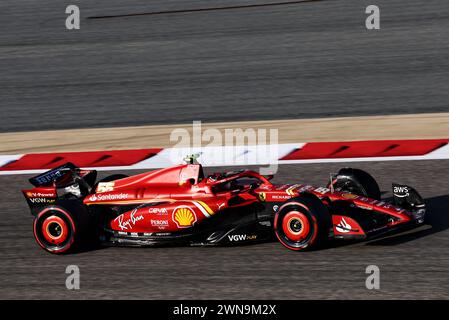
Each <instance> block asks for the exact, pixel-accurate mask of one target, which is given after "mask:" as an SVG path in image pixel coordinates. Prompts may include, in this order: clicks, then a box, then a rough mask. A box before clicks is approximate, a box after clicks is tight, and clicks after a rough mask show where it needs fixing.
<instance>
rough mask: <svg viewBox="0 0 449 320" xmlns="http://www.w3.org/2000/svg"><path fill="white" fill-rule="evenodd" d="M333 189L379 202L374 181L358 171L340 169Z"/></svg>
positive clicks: (368, 175) (367, 174) (377, 190)
mask: <svg viewBox="0 0 449 320" xmlns="http://www.w3.org/2000/svg"><path fill="white" fill-rule="evenodd" d="M329 186H330V184H329V185H328V187H329ZM333 187H334V189H335V190H336V191H343V192H349V193H352V194H356V195H359V196H362V197H368V198H371V199H376V200H380V196H381V194H380V188H379V185H378V184H377V182H376V180H375V179H374V178H373V177H372V176H371V175H370V174H369V173H368V172H366V171H363V170H360V169H353V168H343V169H340V171H339V172H338V174H337V177H336V178H335V179H334V181H333Z"/></svg>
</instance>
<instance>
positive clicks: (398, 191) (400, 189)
mask: <svg viewBox="0 0 449 320" xmlns="http://www.w3.org/2000/svg"><path fill="white" fill-rule="evenodd" d="M393 193H394V195H395V196H396V197H399V198H405V197H407V196H409V195H410V191H409V189H408V187H407V186H394V188H393Z"/></svg>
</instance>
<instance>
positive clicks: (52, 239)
mask: <svg viewBox="0 0 449 320" xmlns="http://www.w3.org/2000/svg"><path fill="white" fill-rule="evenodd" d="M89 229H90V226H89V214H88V212H87V210H86V208H85V207H84V206H83V205H82V204H81V203H78V202H74V201H59V202H57V203H56V204H55V205H52V206H47V207H45V208H42V209H41V210H40V211H39V212H38V214H37V215H36V218H35V219H34V222H33V231H34V238H35V240H36V242H37V243H38V244H39V245H40V246H41V247H42V249H44V250H46V251H48V252H50V253H55V254H62V253H68V252H73V251H76V250H79V249H82V248H83V247H84V246H85V245H86V244H87V242H88V240H89V235H90V232H89Z"/></svg>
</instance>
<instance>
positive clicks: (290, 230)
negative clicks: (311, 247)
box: [282, 210, 310, 241]
mask: <svg viewBox="0 0 449 320" xmlns="http://www.w3.org/2000/svg"><path fill="white" fill-rule="evenodd" d="M282 230H283V231H284V234H285V236H286V237H287V238H288V239H289V240H291V241H301V240H303V239H305V238H306V237H307V235H308V234H309V232H310V223H309V220H308V219H307V217H306V215H305V214H303V213H302V212H298V211H296V210H293V211H290V212H288V213H287V214H286V215H285V216H284V219H283V220H282Z"/></svg>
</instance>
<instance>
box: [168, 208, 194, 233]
mask: <svg viewBox="0 0 449 320" xmlns="http://www.w3.org/2000/svg"><path fill="white" fill-rule="evenodd" d="M173 221H175V222H176V225H177V226H178V228H188V227H191V226H193V224H194V223H195V222H196V215H195V212H194V211H193V210H192V209H190V208H189V207H187V206H180V207H177V208H176V209H175V210H173Z"/></svg>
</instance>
